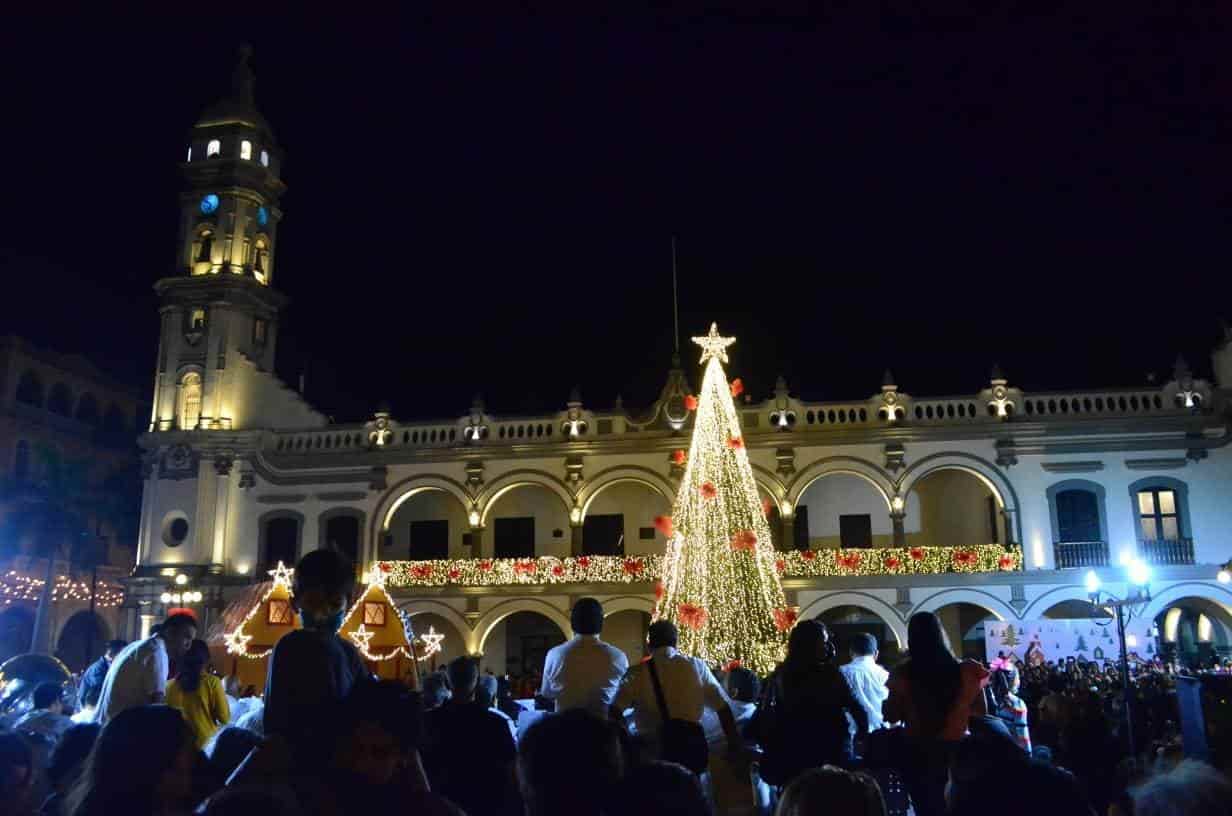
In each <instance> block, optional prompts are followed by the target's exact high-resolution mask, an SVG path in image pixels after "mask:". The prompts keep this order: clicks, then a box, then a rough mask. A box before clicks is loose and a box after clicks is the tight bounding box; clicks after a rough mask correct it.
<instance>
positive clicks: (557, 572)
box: [552, 564, 565, 577]
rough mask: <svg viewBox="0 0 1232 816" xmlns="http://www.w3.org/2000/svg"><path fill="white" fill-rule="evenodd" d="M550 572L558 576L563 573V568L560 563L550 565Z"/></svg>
mask: <svg viewBox="0 0 1232 816" xmlns="http://www.w3.org/2000/svg"><path fill="white" fill-rule="evenodd" d="M552 574H553V575H555V576H557V577H560V576H561V575H564V574H565V568H564V567H563V566H561V565H560V564H557V565H556V566H554V567H552Z"/></svg>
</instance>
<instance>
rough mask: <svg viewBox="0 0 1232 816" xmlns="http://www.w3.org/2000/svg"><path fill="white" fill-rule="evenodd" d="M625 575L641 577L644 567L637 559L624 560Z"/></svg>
mask: <svg viewBox="0 0 1232 816" xmlns="http://www.w3.org/2000/svg"><path fill="white" fill-rule="evenodd" d="M623 568H624V571H625V574H626V575H641V574H642V572H643V571H644V570H645V569H646V565H645V564H643V563H642V561H641V559H638V558H626V559H625V563H624V565H623Z"/></svg>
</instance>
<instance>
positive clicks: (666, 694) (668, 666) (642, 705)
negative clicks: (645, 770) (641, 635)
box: [611, 620, 743, 754]
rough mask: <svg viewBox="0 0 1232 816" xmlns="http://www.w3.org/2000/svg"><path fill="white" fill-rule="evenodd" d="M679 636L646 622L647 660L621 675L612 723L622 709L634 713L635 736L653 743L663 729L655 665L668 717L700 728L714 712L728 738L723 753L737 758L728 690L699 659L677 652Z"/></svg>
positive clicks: (671, 628) (667, 625)
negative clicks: (653, 676)
mask: <svg viewBox="0 0 1232 816" xmlns="http://www.w3.org/2000/svg"><path fill="white" fill-rule="evenodd" d="M678 637H679V633H678V632H677V631H676V626H675V625H674V624H673V623H672V622H671V621H667V620H658V621H655V622H654V623H652V624H650V629H649V631H648V632H647V635H646V640H647V644H648V646H649V647H650V660H647V661H643V662H642V663H639V664H637V665H636V666H634V667H633V668H631V669H629V671H628V673H627V674H625V679H624V683H623V684H622V685H621V687H620V691H619V692H617V694H616V698H615V700H613V701H612V706H611V716H612V719H614V720H616V721H617V722H623V720H624V713H625V711H627V710H628V709H630V708H631V709H633V725H634V728H635V729H636V731H637V735H638V736H639V737H641V738H643V739H645V740H647V741H648V742H650V743H651V744H654V743H655V742H656V737H657V735H658V732H659V728H660V727H661V726H662V725H663V712H662V710H661V709H660V707H659V701H658V698H657V696H656V695H655V689H654V682H653V681H652V679H651V676H650V669H649V665H648V664H649V663H650V661H654V666H655V671H656V672H657V674H658V675H659V685H660V686H661V687H662V688H663V700H664V702H665V703H667V710H668V714H670V715H671V719H673V720H687V721H689V722H695V723H699V724H700V723H701V721H702V714H703V713H704V712H705V711H706V710H710V711H713V712H714V713H715V714H716V715H717V716H718V718H719V724H720V725H721V727H722V728H723V732H724V733H725V734H726V735H727V747H728V750H729V751H731V752H732V753H734V754H740V753H741V752H742V749H743V743H742V741H741V739H740V734H739V732H738V731H737V730H736V720H735V718H734V717H733V716H732V711H731V706H730V705H729V701H728V698H727V692H725V691H723V687H722V686H720V685H719V681H718V680H716V679H715V677H714V674H713V673H712V672H711V671H710V667H709V666H707V665H706V664H705V662H704V661H702V660H701V659H700V658H697V657H689V656H688V655H685V654H681V653H680V652H679V651H677V650H676V643H677V640H678Z"/></svg>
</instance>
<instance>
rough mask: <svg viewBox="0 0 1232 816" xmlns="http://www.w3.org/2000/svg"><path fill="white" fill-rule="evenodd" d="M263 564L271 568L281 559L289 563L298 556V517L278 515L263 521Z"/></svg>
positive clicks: (293, 561) (294, 560) (292, 562)
mask: <svg viewBox="0 0 1232 816" xmlns="http://www.w3.org/2000/svg"><path fill="white" fill-rule="evenodd" d="M264 531H265V546H264V548H263V549H264V553H263V554H264V555H265V559H264V566H265V567H266V568H267V569H273V568H274V567H275V565H277V564H278V562H279V561H281V562H282V563H284V564H287V565H291V564H294V563H295V562H296V560H297V559H298V557H299V519H297V518H294V517H291V516H280V517H278V518H273V519H270V520H269V521H267V522H265V530H264Z"/></svg>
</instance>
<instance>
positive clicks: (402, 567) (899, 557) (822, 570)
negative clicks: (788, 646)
mask: <svg viewBox="0 0 1232 816" xmlns="http://www.w3.org/2000/svg"><path fill="white" fill-rule="evenodd" d="M852 556H855V557H854V558H853V557H852ZM381 563H382V564H384V565H385V566H386V567H388V568H389V569H388V570H387V572H386V580H385V585H386V586H392V587H444V586H466V587H479V586H493V587H494V586H550V585H559V584H612V583H620V584H637V583H650V582H651V581H656V580H658V577H659V574H660V570H661V569H662V568H663V556H661V555H637V556H619V555H583V556H579V557H577V558H555V557H553V556H543V557H541V558H534V559H526V558H455V559H442V560H439V561H382V562H381ZM774 565H775V570H776V571H777V572H778V573H779V574H780V575H781V576H783V577H784V578H841V577H844V576H855V575H940V574H945V573H974V572H1011V571H1014V570H1019V569H1022V551H1021V550H1018V549H1008V548H1006V547H1003V546H1001V545H1000V544H981V545H978V546H974V547H903V548H901V549H899V548H884V549H882V548H878V549H869V550H788V551H785V552H776V553H775V561H774ZM532 566H533V569H532Z"/></svg>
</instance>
